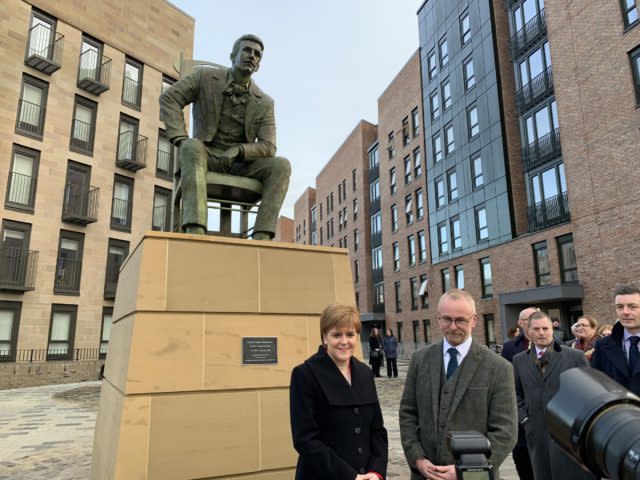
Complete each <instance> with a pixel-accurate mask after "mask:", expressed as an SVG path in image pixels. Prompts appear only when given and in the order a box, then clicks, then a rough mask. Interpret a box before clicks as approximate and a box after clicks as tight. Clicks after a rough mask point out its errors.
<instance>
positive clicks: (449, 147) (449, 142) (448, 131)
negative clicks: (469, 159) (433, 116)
mask: <svg viewBox="0 0 640 480" xmlns="http://www.w3.org/2000/svg"><path fill="white" fill-rule="evenodd" d="M444 136H445V141H446V148H445V155H451V153H452V152H453V151H454V150H455V148H456V145H455V143H454V139H453V125H451V124H449V125H447V126H446V127H445V128H444Z"/></svg>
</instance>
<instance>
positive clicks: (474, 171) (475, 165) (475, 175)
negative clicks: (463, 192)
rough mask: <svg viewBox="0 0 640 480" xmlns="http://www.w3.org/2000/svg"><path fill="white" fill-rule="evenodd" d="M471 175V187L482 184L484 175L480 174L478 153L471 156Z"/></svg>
mask: <svg viewBox="0 0 640 480" xmlns="http://www.w3.org/2000/svg"><path fill="white" fill-rule="evenodd" d="M471 176H472V183H473V188H474V189H475V188H479V187H481V186H482V185H484V176H483V174H482V158H481V157H480V154H476V155H475V156H472V157H471Z"/></svg>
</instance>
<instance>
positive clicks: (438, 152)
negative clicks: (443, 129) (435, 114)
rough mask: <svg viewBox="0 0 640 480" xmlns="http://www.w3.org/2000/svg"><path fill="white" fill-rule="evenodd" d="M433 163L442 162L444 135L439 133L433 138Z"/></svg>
mask: <svg viewBox="0 0 640 480" xmlns="http://www.w3.org/2000/svg"><path fill="white" fill-rule="evenodd" d="M432 143H433V163H434V164H435V163H438V162H439V161H440V160H442V135H440V133H437V134H436V135H434V136H433V140H432Z"/></svg>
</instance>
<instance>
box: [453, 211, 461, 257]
mask: <svg viewBox="0 0 640 480" xmlns="http://www.w3.org/2000/svg"><path fill="white" fill-rule="evenodd" d="M451 244H452V246H453V249H454V250H457V249H459V248H462V234H461V232H460V217H458V216H457V215H456V216H455V217H453V218H452V219H451Z"/></svg>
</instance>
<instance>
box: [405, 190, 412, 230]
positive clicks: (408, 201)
mask: <svg viewBox="0 0 640 480" xmlns="http://www.w3.org/2000/svg"><path fill="white" fill-rule="evenodd" d="M404 216H405V220H406V221H407V225H411V224H412V223H413V198H412V197H411V195H407V196H406V197H404Z"/></svg>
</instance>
